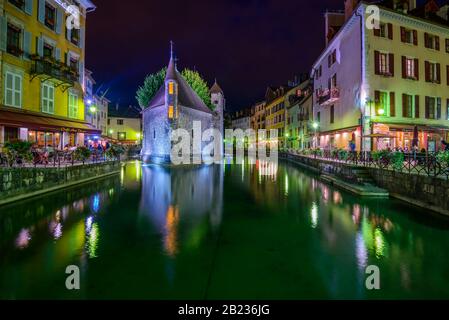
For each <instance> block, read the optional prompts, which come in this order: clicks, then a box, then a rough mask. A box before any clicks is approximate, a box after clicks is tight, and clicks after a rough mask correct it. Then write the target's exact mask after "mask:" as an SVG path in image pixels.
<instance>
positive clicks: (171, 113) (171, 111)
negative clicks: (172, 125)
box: [168, 106, 174, 119]
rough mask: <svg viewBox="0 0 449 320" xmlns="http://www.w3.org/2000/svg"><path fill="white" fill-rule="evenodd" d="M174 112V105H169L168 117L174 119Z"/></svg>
mask: <svg viewBox="0 0 449 320" xmlns="http://www.w3.org/2000/svg"><path fill="white" fill-rule="evenodd" d="M173 116H174V112H173V106H169V107H168V118H169V119H173Z"/></svg>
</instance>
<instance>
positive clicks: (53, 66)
mask: <svg viewBox="0 0 449 320" xmlns="http://www.w3.org/2000/svg"><path fill="white" fill-rule="evenodd" d="M31 74H32V75H33V76H39V75H43V76H48V77H49V78H52V79H56V80H59V81H61V82H63V83H66V84H69V85H71V86H73V85H74V84H75V82H77V81H78V77H79V75H78V73H77V72H76V71H75V70H73V69H71V68H70V67H68V66H66V65H64V64H62V63H59V62H56V61H51V60H47V59H45V58H40V57H39V58H34V59H33V60H32V65H31Z"/></svg>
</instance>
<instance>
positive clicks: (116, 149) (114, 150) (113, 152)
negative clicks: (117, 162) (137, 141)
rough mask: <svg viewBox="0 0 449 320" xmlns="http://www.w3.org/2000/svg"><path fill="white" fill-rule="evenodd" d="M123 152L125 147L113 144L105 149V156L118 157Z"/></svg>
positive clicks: (109, 157)
mask: <svg viewBox="0 0 449 320" xmlns="http://www.w3.org/2000/svg"><path fill="white" fill-rule="evenodd" d="M124 153H125V149H124V148H123V147H122V146H120V145H118V144H113V145H112V146H111V147H110V148H109V149H108V150H106V157H108V159H120V156H121V155H122V154H124Z"/></svg>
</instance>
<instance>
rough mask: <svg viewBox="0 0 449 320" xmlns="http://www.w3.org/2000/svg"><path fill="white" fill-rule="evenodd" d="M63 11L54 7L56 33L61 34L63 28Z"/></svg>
mask: <svg viewBox="0 0 449 320" xmlns="http://www.w3.org/2000/svg"><path fill="white" fill-rule="evenodd" d="M63 20H64V12H63V11H62V10H61V9H60V8H56V30H55V31H56V33H57V34H61V33H62V30H63V29H64V28H63V25H64V23H63Z"/></svg>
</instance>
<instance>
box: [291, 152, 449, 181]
mask: <svg viewBox="0 0 449 320" xmlns="http://www.w3.org/2000/svg"><path fill="white" fill-rule="evenodd" d="M288 153H289V154H291V155H298V156H305V157H309V158H315V159H322V160H326V161H333V162H338V163H346V164H350V165H356V166H363V167H370V168H379V169H384V170H391V171H396V172H401V173H407V174H417V175H425V176H429V177H438V178H443V179H449V163H448V161H447V160H445V159H441V158H440V157H439V156H438V154H435V153H419V152H408V153H406V152H400V151H398V152H349V151H344V150H343V151H342V150H339V151H336V150H335V151H322V150H318V151H317V150H312V151H306V152H296V151H288Z"/></svg>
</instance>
